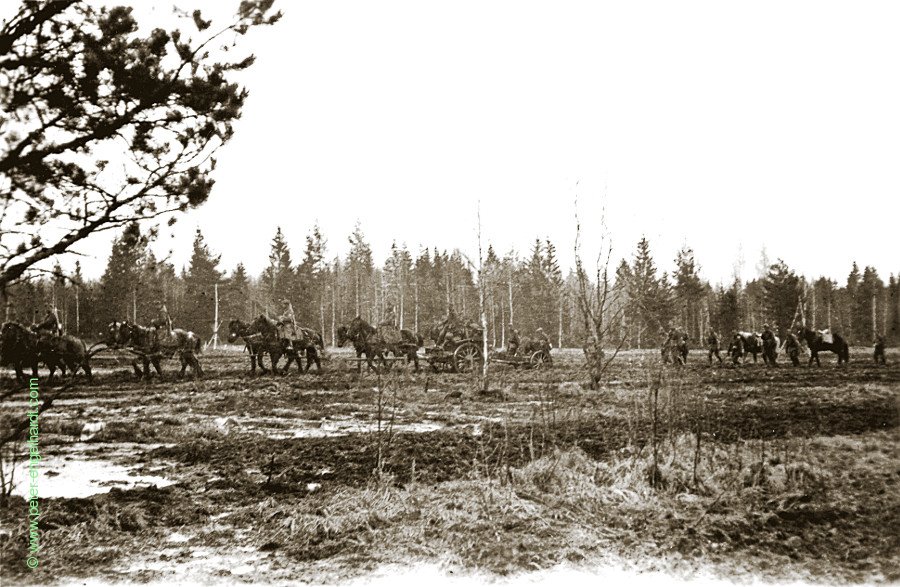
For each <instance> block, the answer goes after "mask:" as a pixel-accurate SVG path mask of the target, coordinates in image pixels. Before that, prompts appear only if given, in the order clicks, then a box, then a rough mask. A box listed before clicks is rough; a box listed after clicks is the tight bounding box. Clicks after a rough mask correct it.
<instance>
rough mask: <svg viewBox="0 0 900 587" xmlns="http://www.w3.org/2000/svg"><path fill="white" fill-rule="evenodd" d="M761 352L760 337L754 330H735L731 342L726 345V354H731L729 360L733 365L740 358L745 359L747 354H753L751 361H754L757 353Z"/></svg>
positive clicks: (761, 343)
mask: <svg viewBox="0 0 900 587" xmlns="http://www.w3.org/2000/svg"><path fill="white" fill-rule="evenodd" d="M762 353H763V340H762V337H761V336H760V335H758V334H756V333H754V332H735V333H734V338H732V340H731V344H729V345H728V354H729V355H731V360H732V361H733V362H734V364H735V365H737V364H738V362H739V361H740V360H741V359H744V360H746V357H747V355H753V362H754V363H756V357H757V355H759V354H762ZM763 360H765V357H764V358H763Z"/></svg>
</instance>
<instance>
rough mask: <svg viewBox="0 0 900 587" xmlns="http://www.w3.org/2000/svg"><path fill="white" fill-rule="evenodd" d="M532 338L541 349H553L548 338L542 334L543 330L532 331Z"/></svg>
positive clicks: (544, 333)
mask: <svg viewBox="0 0 900 587" xmlns="http://www.w3.org/2000/svg"><path fill="white" fill-rule="evenodd" d="M534 337H535V338H536V339H537V341H538V343H539V344H540V345H541V348H544V349H550V348H553V345H552V344H551V343H550V337H549V336H547V333H546V332H544V329H543V328H538V329H537V330H535V331H534Z"/></svg>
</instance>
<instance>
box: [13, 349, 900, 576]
mask: <svg viewBox="0 0 900 587" xmlns="http://www.w3.org/2000/svg"><path fill="white" fill-rule="evenodd" d="M346 356H347V355H346V354H344V351H342V350H335V351H333V352H332V353H331V357H330V360H329V361H326V363H325V365H324V367H325V371H324V373H321V374H318V373H315V372H313V373H309V374H302V375H301V374H298V373H296V372H292V373H290V374H288V375H284V376H275V377H273V376H259V375H257V376H251V375H249V374H248V373H247V372H246V371H247V368H248V366H249V364H248V362H247V359H246V356H243V355H241V354H240V353H238V352H229V351H216V352H208V353H206V354H204V356H203V358H202V361H203V364H204V368H205V369H206V372H207V373H206V376H205V378H204V379H202V380H199V381H198V380H192V379H190V378H188V379H184V380H181V379H177V378H174V377H173V369H174V368H175V363H174V362H170V363H169V364H168V365H164V368H165V367H167V368H166V375H167V376H166V378H165V379H164V380H162V381H160V380H153V381H150V382H143V381H141V382H138V381H135V380H134V376H133V374H132V373H131V372H130V366H129V361H128V360H127V359H126V358H125V357H116V356H114V355H108V354H101V355H99V356H98V357H97V358H96V361H95V362H96V364H97V365H98V368H97V377H96V379H95V381H94V382H93V383H91V384H88V383H86V382H83V383H79V384H78V385H76V386H75V387H74V388H72V389H70V390H67V391H65V393H62V394H60V395H59V397H58V398H57V399H56V400H55V401H54V404H53V406H52V407H51V408H50V409H49V410H47V411H46V412H45V413H44V414H43V415H42V416H41V449H42V453H43V455H44V461H43V462H42V475H41V477H40V479H39V480H40V485H39V487H40V491H41V496H42V502H41V507H42V510H43V516H42V518H41V521H40V524H41V528H42V529H43V548H42V551H41V554H40V566H39V568H38V569H37V570H35V571H31V570H29V569H28V568H27V567H26V566H25V564H24V561H25V558H26V548H27V540H26V538H27V533H26V504H25V501H24V499H23V498H22V497H21V495H22V494H24V492H25V491H26V486H25V485H24V481H23V475H22V474H21V472H22V466H23V465H22V463H19V465H18V467H19V469H18V471H19V475H18V477H17V479H16V482H17V483H18V486H17V489H16V491H15V492H14V495H13V496H12V497H11V498H10V499H9V500H7V503H6V504H5V505H3V507H2V508H0V514H2V528H0V555H2V563H0V564H2V566H0V572H2V576H3V578H4V579H10V580H12V581H13V582H17V581H19V580H23V579H26V580H28V581H29V582H35V583H53V582H69V581H75V580H83V579H89V578H93V579H100V580H105V581H110V580H111V581H116V580H132V581H133V580H137V581H142V582H147V581H171V580H191V581H204V582H209V581H216V580H220V581H223V582H244V581H265V582H270V583H272V582H274V583H277V582H289V581H298V580H302V581H312V582H321V581H328V582H340V581H343V580H347V579H349V578H353V577H358V576H361V575H365V574H369V573H373V572H379V571H380V570H382V569H386V568H392V569H396V568H404V567H408V566H410V565H412V566H417V565H419V566H421V565H437V566H438V568H440V569H441V570H442V572H447V573H449V572H454V573H457V574H458V573H461V572H462V573H465V572H478V573H487V574H489V575H497V576H508V575H516V574H518V573H540V572H541V571H542V570H546V569H551V568H558V567H559V566H560V565H563V566H564V567H565V568H574V569H581V570H587V571H590V570H592V569H597V568H611V567H612V568H617V569H628V570H633V571H635V572H637V571H641V572H646V571H660V570H661V571H664V572H666V573H673V574H676V575H679V576H687V577H692V576H697V574H698V573H701V574H703V575H705V576H717V577H722V578H728V579H739V578H747V577H748V576H751V577H758V578H761V579H764V580H778V581H782V580H801V581H807V582H817V583H819V582H834V581H838V582H867V583H868V582H880V581H888V582H891V581H898V580H900V571H898V569H900V533H898V531H897V528H900V490H898V483H900V452H898V432H897V425H898V421H900V416H898V405H900V404H898V397H900V394H898V392H900V353H897V352H893V353H890V354H889V355H888V361H889V365H888V366H886V367H879V366H875V365H873V364H872V362H871V358H870V356H869V351H868V350H866V349H855V350H854V352H853V356H852V360H851V363H850V365H849V366H845V367H838V366H837V365H836V364H835V361H834V358H833V356H828V357H827V358H826V359H825V360H824V361H823V365H822V367H821V368H815V367H814V368H807V367H805V366H804V367H801V368H796V369H795V368H791V367H789V366H785V365H782V366H781V367H779V368H767V367H765V366H763V365H762V364H761V363H760V364H757V365H753V364H748V365H744V366H741V367H739V368H735V367H732V366H725V367H721V368H720V367H718V366H716V367H710V366H709V365H708V364H707V363H706V360H705V357H701V356H700V353H699V352H697V351H695V352H693V353H692V356H691V357H690V359H689V364H688V366H687V367H686V368H683V369H677V368H673V367H669V368H665V369H663V368H661V367H660V366H659V361H658V353H656V352H650V351H646V352H642V351H629V352H626V353H623V354H622V355H621V356H620V357H619V358H618V359H617V360H616V362H615V363H614V364H613V367H612V368H611V370H610V372H609V373H608V376H607V382H606V384H605V385H604V387H603V389H602V390H600V391H588V390H586V389H583V388H582V387H581V385H580V383H581V382H582V381H584V380H585V379H586V377H585V373H584V372H583V370H582V368H581V357H580V354H579V352H577V351H566V350H563V351H555V365H554V367H553V368H552V369H549V370H545V371H526V370H517V369H512V368H510V367H505V366H504V367H501V366H497V367H496V368H495V369H493V372H492V379H491V390H492V392H491V393H489V394H482V393H478V391H477V386H476V382H475V381H474V379H473V378H472V376H470V375H459V374H452V373H433V372H430V371H423V372H421V373H413V372H412V371H411V370H410V369H406V368H397V369H395V370H394V371H393V372H391V373H389V374H385V375H380V376H379V375H375V374H368V373H366V374H363V375H362V376H360V375H357V374H356V373H355V372H354V370H353V368H352V365H351V364H350V363H348V362H347V361H346V360H345V358H346ZM4 377H5V379H4V381H3V383H2V385H3V387H2V390H0V391H2V392H3V393H7V391H9V392H11V393H12V395H9V396H8V397H5V398H4V399H3V400H2V402H0V417H2V418H3V419H4V422H5V424H6V425H5V426H4V430H6V429H9V428H10V423H12V422H14V421H18V420H20V419H21V418H22V416H23V414H24V411H25V405H26V404H25V402H24V395H25V392H24V391H22V392H16V389H17V385H16V384H15V383H13V382H12V381H11V379H10V375H9V373H8V372H5V373H4ZM58 389H59V388H58V386H54V385H50V384H46V383H43V384H42V388H41V393H42V397H47V396H50V395H53V394H54V393H55V392H56V390H58ZM5 448H6V451H5V454H4V457H5V460H4V463H5V464H6V465H7V466H6V467H5V468H4V470H5V471H8V470H9V466H8V465H9V462H10V460H12V458H13V457H12V454H11V452H10V450H9V449H10V447H9V446H7V447H5ZM16 450H17V451H18V452H19V453H21V452H23V450H24V443H19V444H18V446H17V447H16ZM4 584H5V581H4Z"/></svg>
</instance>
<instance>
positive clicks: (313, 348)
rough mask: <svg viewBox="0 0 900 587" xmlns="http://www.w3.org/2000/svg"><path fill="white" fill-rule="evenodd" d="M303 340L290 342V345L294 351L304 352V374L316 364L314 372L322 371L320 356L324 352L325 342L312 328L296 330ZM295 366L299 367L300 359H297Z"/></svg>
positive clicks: (303, 327)
mask: <svg viewBox="0 0 900 587" xmlns="http://www.w3.org/2000/svg"><path fill="white" fill-rule="evenodd" d="M297 330H298V331H299V332H300V334H301V335H302V336H303V338H299V339H295V340H292V341H291V343H292V345H293V347H294V350H295V351H298V352H299V351H301V350H302V351H304V352H305V353H306V367H305V368H304V369H303V372H304V373H308V372H309V368H310V366H312V364H313V363H315V364H316V371H318V372H321V371H322V362H321V358H320V357H321V355H322V353H323V352H324V351H325V341H324V339H323V338H322V334H321V333H320V332H318V331H316V330H313V329H312V328H306V327H305V326H300V327H298V328H297ZM297 366H298V367H299V366H300V358H299V357H298V358H297Z"/></svg>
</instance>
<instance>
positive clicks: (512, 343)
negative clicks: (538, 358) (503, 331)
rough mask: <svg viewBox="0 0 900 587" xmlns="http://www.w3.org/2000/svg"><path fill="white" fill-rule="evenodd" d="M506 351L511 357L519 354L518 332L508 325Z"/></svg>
mask: <svg viewBox="0 0 900 587" xmlns="http://www.w3.org/2000/svg"><path fill="white" fill-rule="evenodd" d="M506 351H507V352H508V353H509V355H510V356H512V357H514V356H516V353H518V352H519V331H518V330H516V329H515V328H513V325H512V324H510V325H509V340H508V341H507V343H506Z"/></svg>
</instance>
